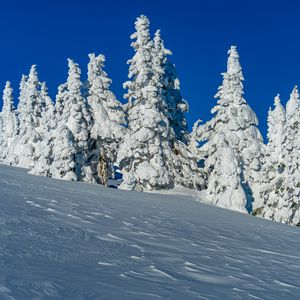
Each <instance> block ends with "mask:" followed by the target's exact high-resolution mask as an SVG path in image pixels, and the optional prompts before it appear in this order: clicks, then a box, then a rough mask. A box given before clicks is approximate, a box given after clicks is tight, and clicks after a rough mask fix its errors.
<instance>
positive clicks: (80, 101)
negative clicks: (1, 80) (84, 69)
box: [54, 59, 95, 182]
mask: <svg viewBox="0 0 300 300" xmlns="http://www.w3.org/2000/svg"><path fill="white" fill-rule="evenodd" d="M68 66H69V72H68V79H67V82H66V84H65V85H62V86H61V87H60V89H59V93H60V95H59V97H60V98H59V101H60V102H59V103H57V104H56V112H57V114H58V118H57V122H58V124H57V126H58V128H64V126H67V127H68V128H69V130H70V131H71V133H72V135H73V138H74V147H75V149H76V154H75V174H76V178H77V180H79V181H86V182H95V179H94V177H93V174H92V170H91V167H90V166H89V162H88V160H87V158H88V149H89V145H88V142H89V130H88V127H89V124H90V122H91V116H90V112H89V110H88V107H87V102H86V99H84V97H83V96H82V82H81V80H80V75H81V71H80V69H79V66H78V64H77V63H75V62H74V61H73V60H71V59H68ZM56 134H60V133H59V131H58V130H57V131H56ZM56 155H57V154H56V153H54V156H56ZM54 160H57V158H54Z"/></svg>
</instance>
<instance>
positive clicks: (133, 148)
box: [118, 15, 173, 190]
mask: <svg viewBox="0 0 300 300" xmlns="http://www.w3.org/2000/svg"><path fill="white" fill-rule="evenodd" d="M135 28H136V32H135V33H134V34H132V35H131V38H132V39H134V40H135V41H134V42H132V44H131V45H132V47H133V48H134V50H135V55H134V57H133V58H132V59H131V60H129V61H128V63H129V65H130V66H129V78H130V79H131V81H127V82H126V83H124V88H127V89H128V92H127V94H125V96H124V97H125V98H126V99H128V104H127V115H128V130H127V133H126V135H125V138H124V141H123V143H122V144H121V146H120V149H119V152H118V163H119V166H120V169H121V171H122V173H123V179H124V180H123V182H122V184H121V186H120V187H121V188H123V189H131V190H144V189H146V190H151V189H160V188H170V187H172V185H173V178H172V171H171V170H170V167H169V166H170V159H172V151H171V146H170V134H171V129H170V126H169V121H168V118H167V117H166V116H165V114H164V112H165V106H164V101H163V99H162V95H161V90H160V87H159V86H157V83H156V81H155V80H154V78H153V61H152V51H153V42H152V41H151V38H150V32H149V20H148V18H147V17H145V16H143V15H142V16H140V17H138V18H137V20H136V22H135Z"/></svg>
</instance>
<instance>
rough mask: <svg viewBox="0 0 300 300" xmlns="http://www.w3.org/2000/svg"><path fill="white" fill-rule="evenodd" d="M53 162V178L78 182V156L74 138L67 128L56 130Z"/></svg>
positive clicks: (51, 168) (51, 172) (51, 167)
mask: <svg viewBox="0 0 300 300" xmlns="http://www.w3.org/2000/svg"><path fill="white" fill-rule="evenodd" d="M53 153H54V156H53V162H52V164H51V166H50V174H51V176H52V177H53V178H58V179H66V180H73V181H77V180H78V178H77V175H76V174H77V173H78V172H77V170H76V163H77V162H76V155H77V149H76V146H75V141H74V136H73V133H72V132H71V130H70V129H69V128H68V127H67V126H63V125H62V126H60V127H58V128H57V129H55V134H54V141H53Z"/></svg>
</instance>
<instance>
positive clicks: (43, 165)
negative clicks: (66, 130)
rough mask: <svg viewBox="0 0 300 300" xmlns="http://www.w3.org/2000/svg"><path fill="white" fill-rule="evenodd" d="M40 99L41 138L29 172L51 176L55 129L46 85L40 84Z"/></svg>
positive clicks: (54, 120) (53, 113)
mask: <svg viewBox="0 0 300 300" xmlns="http://www.w3.org/2000/svg"><path fill="white" fill-rule="evenodd" d="M41 99H42V114H41V116H42V120H41V126H42V131H41V136H42V140H41V142H40V143H38V144H37V146H36V157H37V159H36V162H35V165H34V167H33V169H32V170H31V171H30V172H29V173H30V174H34V175H43V176H51V174H50V165H51V163H52V160H53V151H52V150H53V138H54V136H53V133H54V129H55V128H56V118H55V110H54V105H53V102H52V100H51V98H50V96H49V95H48V88H47V86H46V83H45V82H43V83H42V84H41Z"/></svg>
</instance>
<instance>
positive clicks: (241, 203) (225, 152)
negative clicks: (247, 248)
mask: <svg viewBox="0 0 300 300" xmlns="http://www.w3.org/2000/svg"><path fill="white" fill-rule="evenodd" d="M209 146H210V147H211V148H212V149H213V151H212V155H211V156H209V157H208V159H207V167H209V168H211V169H212V171H211V173H210V176H209V178H208V183H207V190H206V199H207V200H208V201H209V202H210V203H211V204H213V205H216V206H220V207H223V208H227V209H232V210H236V211H240V212H243V213H246V212H247V211H246V204H247V197H246V194H245V191H244V189H243V187H242V183H241V182H242V178H241V170H240V166H239V162H238V159H237V157H236V155H235V153H234V150H233V149H232V148H231V147H230V145H229V144H228V143H227V141H226V138H225V136H224V135H223V134H219V135H215V136H214V137H213V139H212V140H211V141H210V145H209Z"/></svg>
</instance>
